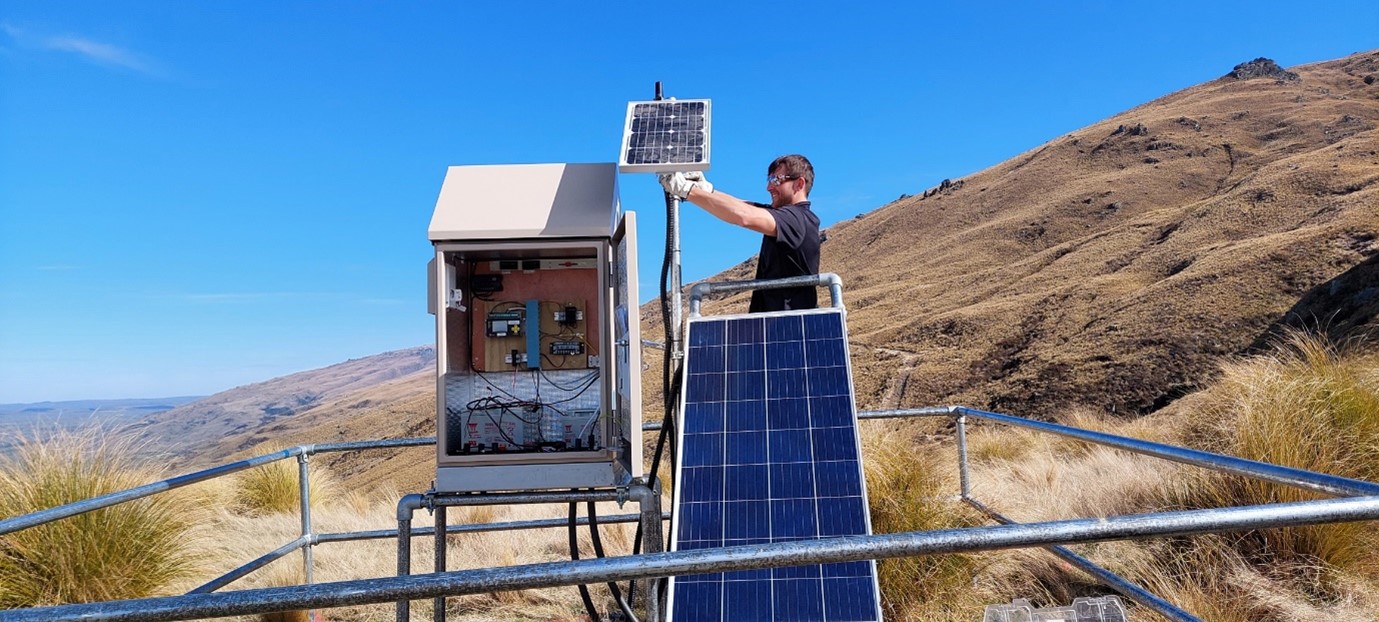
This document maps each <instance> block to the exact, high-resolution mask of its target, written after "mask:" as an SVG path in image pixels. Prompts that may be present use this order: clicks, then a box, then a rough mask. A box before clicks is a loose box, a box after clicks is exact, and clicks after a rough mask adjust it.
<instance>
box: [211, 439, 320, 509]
mask: <svg viewBox="0 0 1379 622" xmlns="http://www.w3.org/2000/svg"><path fill="white" fill-rule="evenodd" d="M282 449H284V448H282V447H278V448H268V449H266V451H264V453H270V452H276V451H282ZM308 466H310V465H308ZM300 478H301V476H300V473H299V470H298V464H297V459H296V458H286V459H283V460H278V461H276V462H270V463H268V464H265V465H261V466H257V467H254V468H251V469H248V470H245V471H241V472H240V473H239V474H237V475H236V480H237V481H236V486H235V490H236V494H235V498H234V503H235V505H236V506H237V507H238V508H239V509H240V510H241V511H243V512H247V513H250V514H272V513H293V514H295V513H297V512H300V511H301V505H302V502H301V483H300ZM307 484H308V486H307V487H308V489H309V490H308V493H309V501H308V502H309V503H310V504H311V505H312V507H316V506H317V505H318V504H320V503H321V502H322V500H325V499H329V498H331V497H332V496H334V495H335V494H336V492H337V489H338V488H339V486H338V484H337V483H336V481H335V478H334V477H332V476H330V474H329V472H328V471H326V470H325V469H323V468H321V467H319V466H317V467H314V468H308V469H307Z"/></svg>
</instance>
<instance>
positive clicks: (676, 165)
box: [618, 99, 713, 173]
mask: <svg viewBox="0 0 1379 622" xmlns="http://www.w3.org/2000/svg"><path fill="white" fill-rule="evenodd" d="M694 103H699V104H703V105H704V130H703V131H704V153H703V157H701V158H699V159H697V160H695V161H693V162H653V163H643V162H629V161H628V157H627V154H628V150H629V149H631V147H632V137H633V134H634V133H633V131H632V125H633V121H634V119H635V113H636V110H637V107H638V106H645V105H651V106H657V107H660V106H673V105H677V104H694ZM712 112H713V104H712V102H711V101H710V100H707V99H662V100H650V101H630V102H627V116H626V117H625V118H624V119H623V128H622V149H620V150H619V151H618V171H619V172H622V173H673V172H676V171H707V170H709V163H710V154H711V151H712V150H711V148H710V146H711V145H712V142H713V141H712V136H713V114H712Z"/></svg>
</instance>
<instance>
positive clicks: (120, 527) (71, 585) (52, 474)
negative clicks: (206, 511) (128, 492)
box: [0, 432, 200, 608]
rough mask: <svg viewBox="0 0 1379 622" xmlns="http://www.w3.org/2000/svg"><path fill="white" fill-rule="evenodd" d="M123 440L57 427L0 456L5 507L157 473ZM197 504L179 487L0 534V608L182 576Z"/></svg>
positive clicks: (125, 592)
mask: <svg viewBox="0 0 1379 622" xmlns="http://www.w3.org/2000/svg"><path fill="white" fill-rule="evenodd" d="M134 449H135V448H133V447H131V445H130V444H129V443H128V442H127V441H126V440H124V439H121V438H110V437H105V436H99V435H96V434H86V435H81V434H74V433H69V432H58V433H56V434H53V435H45V436H44V437H43V438H42V439H41V440H37V439H28V440H21V441H20V442H19V443H17V444H16V448H15V452H14V453H13V454H12V455H9V456H7V457H4V458H2V459H0V516H18V515H23V514H28V513H31V512H36V511H39V510H43V509H47V508H50V507H55V506H59V505H63V504H66V503H71V502H74V501H79V500H82V499H88V498H91V497H96V496H100V495H104V494H109V493H112V492H117V491H120V490H125V489H128V488H134V487H136V486H141V485H143V484H147V483H150V482H154V481H157V480H159V479H161V477H162V476H161V474H160V472H159V471H158V469H156V468H154V467H152V466H151V465H150V464H149V463H148V462H146V461H139V460H136V459H135V458H134V456H135V451H134ZM197 507H200V504H199V503H198V502H197V500H196V499H194V498H193V496H192V494H191V493H185V492H181V491H178V492H174V493H165V494H160V495H156V496H153V497H148V498H144V499H140V500H137V501H131V502H127V503H123V504H120V505H117V506H114V507H110V508H105V509H102V510H97V511H94V512H88V513H85V514H81V515H78V516H74V517H71V518H66V519H62V520H60V521H56V522H53V523H48V524H45V525H40V526H37V527H32V528H29V529H24V530H21V531H17V532H13V533H10V534H6V535H4V536H0V608H8V607H31V606H38V605H51V604H62V603H77V602H93V601H102V600H116V599H125V598H139V597H145V596H150V595H155V594H159V593H162V591H163V589H164V586H165V585H167V584H168V583H169V582H171V581H174V580H176V579H178V578H180V577H184V576H186V575H187V574H188V573H189V572H191V571H192V570H193V568H194V567H195V565H196V563H197V553H196V552H194V550H195V549H194V547H193V545H192V544H191V543H190V542H189V541H188V539H187V537H186V534H187V531H188V528H189V525H190V524H191V523H192V522H194V521H195V520H196V508H197Z"/></svg>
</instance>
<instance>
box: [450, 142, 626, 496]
mask: <svg viewBox="0 0 1379 622" xmlns="http://www.w3.org/2000/svg"><path fill="white" fill-rule="evenodd" d="M541 188H546V190H545V191H544V192H542V191H541V190H540V189H541ZM534 189H535V190H534ZM479 206H482V208H483V209H479ZM498 216H501V218H498ZM486 217H494V218H495V219H494V220H491V221H485V220H484V218H486ZM431 237H432V242H433V244H434V246H435V249H436V255H435V258H434V260H433V261H432V264H431V271H432V272H431V275H430V278H429V279H428V282H429V283H432V284H433V289H432V291H431V300H430V305H429V306H430V307H432V308H433V309H435V310H436V315H437V322H436V325H437V372H438V384H437V415H438V417H437V441H438V442H437V477H436V489H437V491H439V492H472V491H481V490H482V491H502V490H536V489H555V488H562V489H568V488H577V487H599V486H619V485H625V484H626V483H627V482H628V481H629V480H630V479H631V478H635V477H639V476H640V475H641V470H642V465H641V461H642V457H641V454H642V443H641V413H640V406H641V404H640V402H641V395H640V382H641V380H640V371H641V369H640V333H639V332H638V331H639V327H638V326H637V319H636V318H637V301H636V276H635V275H636V272H635V269H636V268H635V263H636V250H635V219H634V214H631V213H622V212H621V211H620V210H619V209H618V207H617V199H616V171H615V170H614V167H613V165H514V166H501V167H498V166H486V167H452V168H451V169H450V172H449V174H447V176H446V182H445V186H444V187H443V188H442V192H441V198H440V200H439V201H438V202H437V211H436V215H435V216H433V219H432V226H431Z"/></svg>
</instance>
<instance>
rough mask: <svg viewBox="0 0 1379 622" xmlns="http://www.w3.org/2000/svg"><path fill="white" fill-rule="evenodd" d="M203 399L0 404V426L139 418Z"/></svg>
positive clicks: (183, 397) (185, 397)
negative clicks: (93, 419)
mask: <svg viewBox="0 0 1379 622" xmlns="http://www.w3.org/2000/svg"><path fill="white" fill-rule="evenodd" d="M201 397H203V396H179V397H148V399H132V400H70V401H36V403H32V404H0V426H10V428H15V426H21V428H22V426H29V425H34V423H40V425H44V423H62V422H76V421H81V422H84V421H88V419H91V418H92V417H95V418H112V419H113V418H138V417H148V415H152V414H157V412H163V411H170V410H172V408H177V407H179V405H182V404H189V403H193V401H196V400H200V399H201Z"/></svg>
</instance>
